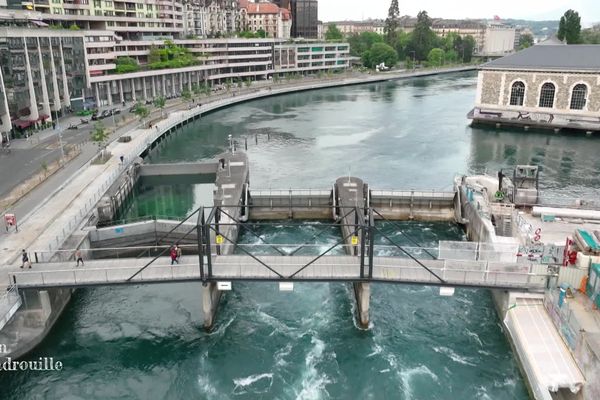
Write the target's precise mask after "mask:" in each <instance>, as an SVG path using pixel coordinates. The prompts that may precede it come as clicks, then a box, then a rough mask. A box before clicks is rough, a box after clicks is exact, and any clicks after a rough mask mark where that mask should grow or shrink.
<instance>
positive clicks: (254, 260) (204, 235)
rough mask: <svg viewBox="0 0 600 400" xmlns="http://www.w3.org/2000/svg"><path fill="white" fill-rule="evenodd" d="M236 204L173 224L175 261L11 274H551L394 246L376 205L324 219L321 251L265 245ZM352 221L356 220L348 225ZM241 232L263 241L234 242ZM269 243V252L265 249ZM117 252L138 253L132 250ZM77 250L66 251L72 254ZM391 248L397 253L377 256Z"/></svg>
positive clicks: (40, 278)
mask: <svg viewBox="0 0 600 400" xmlns="http://www.w3.org/2000/svg"><path fill="white" fill-rule="evenodd" d="M231 208H232V207H211V208H208V209H204V208H200V209H198V210H196V212H194V213H193V214H191V215H190V216H188V217H187V218H186V219H185V220H183V221H181V222H180V223H179V224H177V225H176V226H175V227H174V228H173V229H172V230H171V231H172V232H173V231H178V232H181V231H182V229H183V230H185V231H186V233H185V234H182V235H180V241H183V240H184V239H185V238H186V236H188V235H190V234H192V232H193V234H194V236H195V239H196V240H197V243H196V244H195V245H192V246H190V245H188V247H187V248H185V247H184V249H185V254H190V253H194V255H186V256H183V257H182V258H181V259H180V260H179V263H178V264H175V265H171V260H170V258H169V256H168V250H169V249H168V246H162V247H161V246H156V247H154V250H155V251H154V252H151V256H148V253H142V254H140V251H139V250H137V253H138V254H137V256H133V257H131V256H130V257H129V258H103V259H91V258H95V257H93V256H92V257H90V256H88V257H86V262H85V266H84V267H76V266H75V262H74V261H73V260H72V258H70V259H69V257H58V258H56V257H55V258H54V259H51V260H49V261H46V262H44V261H42V262H38V263H34V267H33V269H27V270H22V269H16V270H15V269H13V270H12V271H10V272H9V279H10V281H11V283H12V284H16V285H18V286H19V288H22V289H25V288H58V287H85V286H101V285H124V284H142V283H143V284H150V283H167V282H189V281H199V282H203V283H211V282H221V281H273V282H336V281H340V282H383V283H396V284H423V285H438V286H452V287H455V286H456V287H480V288H497V289H512V290H530V291H542V290H543V289H544V288H545V286H546V284H547V280H548V278H549V277H550V276H551V275H550V274H549V273H548V267H547V266H545V265H541V264H536V263H522V262H517V261H516V257H514V254H512V255H511V254H510V253H511V252H513V253H514V252H515V251H513V250H511V249H509V250H507V249H497V248H485V246H486V245H485V244H483V243H479V244H478V243H469V242H440V245H439V248H437V249H434V250H427V249H422V248H419V247H416V249H419V250H420V251H417V252H416V251H413V250H411V249H409V248H407V247H404V246H401V245H399V244H397V243H396V242H395V241H394V240H393V239H391V238H390V237H389V236H388V235H387V234H386V232H384V231H383V230H382V229H381V227H379V226H377V225H376V224H375V220H376V219H383V217H382V216H381V215H380V214H379V213H378V211H377V210H376V209H374V208H365V209H359V208H349V209H348V210H346V212H345V213H344V214H343V215H340V216H338V218H337V220H336V221H335V223H330V224H328V223H323V224H322V226H323V229H327V228H328V227H329V229H330V227H331V226H333V225H335V226H340V227H341V228H342V236H343V237H342V238H340V240H339V241H338V242H337V243H335V244H332V245H330V246H329V247H328V248H327V249H326V250H324V251H321V252H320V253H319V254H317V255H300V254H302V251H301V250H304V249H306V248H307V247H309V246H310V244H309V243H308V242H307V243H303V244H298V245H296V247H295V248H294V249H292V250H289V247H288V249H287V250H284V248H283V245H277V244H270V243H264V241H263V240H262V239H261V236H260V235H258V234H257V233H256V232H254V230H253V228H254V227H255V226H256V224H248V223H242V221H241V219H240V218H238V217H236V215H237V214H236V213H234V212H232V210H231ZM236 211H240V210H236ZM338 211H339V210H338ZM243 212H244V211H243V210H242V212H241V213H242V214H243ZM193 216H196V217H197V218H196V222H195V223H191V222H190V221H191V220H192V217H193ZM352 219H353V220H354V221H353V223H348V221H349V220H350V221H351V220H352ZM351 222H352V221H351ZM389 223H392V224H393V223H394V222H393V221H389ZM284 224H285V223H284ZM278 225H281V224H279V223H278ZM296 226H298V225H297V224H296ZM242 231H244V232H246V233H247V234H250V235H252V236H254V237H257V238H259V240H261V241H262V242H263V243H260V244H255V245H248V244H239V243H237V236H238V234H239V233H240V232H242ZM319 235H320V233H319V234H317V235H315V237H314V238H313V239H316V238H317V237H318V236H319ZM381 243H384V244H381ZM380 247H386V249H387V251H381V249H380ZM265 249H268V250H269V253H270V254H265ZM340 249H343V251H342V252H340ZM390 249H391V250H393V251H390ZM412 249H415V248H412ZM102 250H103V249H90V250H87V252H88V254H91V253H93V252H97V253H98V252H100V251H102ZM119 250H120V251H127V250H129V252H130V254H131V253H135V252H136V249H135V248H130V249H128V248H123V249H119ZM234 252H235V253H236V254H233V253H234ZM72 253H73V251H71V250H69V251H68V254H69V255H72ZM305 253H306V252H305ZM340 253H341V254H340ZM390 253H391V254H393V255H392V256H381V255H379V254H390ZM511 256H512V258H514V260H512V259H511ZM37 258H38V256H37V255H36V256H35V259H37ZM61 258H62V260H61ZM507 260H508V261H507Z"/></svg>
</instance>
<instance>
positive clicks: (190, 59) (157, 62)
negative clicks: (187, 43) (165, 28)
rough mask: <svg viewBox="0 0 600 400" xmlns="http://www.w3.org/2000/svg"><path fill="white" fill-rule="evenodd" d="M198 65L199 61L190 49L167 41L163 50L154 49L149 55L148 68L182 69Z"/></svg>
mask: <svg viewBox="0 0 600 400" xmlns="http://www.w3.org/2000/svg"><path fill="white" fill-rule="evenodd" d="M197 63H198V59H197V58H196V57H195V56H194V55H193V54H192V53H191V52H190V50H189V49H187V48H185V47H181V46H177V45H176V44H175V43H173V42H172V41H170V40H166V41H165V45H164V47H162V48H159V47H152V48H151V49H150V54H149V55H148V68H150V69H163V68H182V67H189V66H191V65H195V64H197Z"/></svg>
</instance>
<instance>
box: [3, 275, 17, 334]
mask: <svg viewBox="0 0 600 400" xmlns="http://www.w3.org/2000/svg"><path fill="white" fill-rule="evenodd" d="M21 302H22V300H21V295H20V294H19V289H18V288H17V285H11V286H9V287H8V290H7V291H6V292H5V293H3V294H2V295H0V330H1V329H2V328H4V326H5V325H6V324H7V323H8V321H10V319H11V318H12V316H13V315H14V314H15V313H16V312H17V310H18V309H19V307H21Z"/></svg>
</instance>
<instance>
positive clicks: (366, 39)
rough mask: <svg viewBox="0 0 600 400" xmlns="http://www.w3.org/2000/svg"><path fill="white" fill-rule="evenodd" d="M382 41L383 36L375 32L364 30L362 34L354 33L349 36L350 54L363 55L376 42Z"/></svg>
mask: <svg viewBox="0 0 600 400" xmlns="http://www.w3.org/2000/svg"><path fill="white" fill-rule="evenodd" d="M380 42H383V36H381V35H380V34H378V33H375V32H363V33H361V34H360V35H352V36H350V37H349V38H348V43H349V44H350V54H351V55H353V56H355V57H362V54H363V53H364V52H365V51H367V50H369V49H370V48H371V46H373V44H374V43H380Z"/></svg>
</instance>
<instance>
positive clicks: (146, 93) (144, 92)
mask: <svg viewBox="0 0 600 400" xmlns="http://www.w3.org/2000/svg"><path fill="white" fill-rule="evenodd" d="M142 92H143V93H142V96H143V97H144V99H147V98H148V88H147V87H146V78H142Z"/></svg>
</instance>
